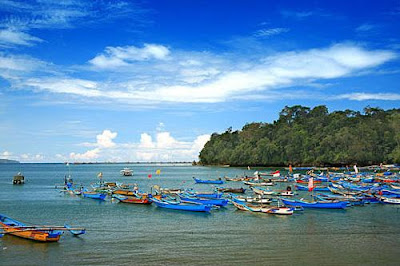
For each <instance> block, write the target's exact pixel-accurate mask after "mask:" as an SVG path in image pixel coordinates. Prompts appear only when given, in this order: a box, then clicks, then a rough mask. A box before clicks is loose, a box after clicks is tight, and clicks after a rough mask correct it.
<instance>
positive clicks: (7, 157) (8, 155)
mask: <svg viewBox="0 0 400 266" xmlns="http://www.w3.org/2000/svg"><path fill="white" fill-rule="evenodd" d="M11 155H12V153H11V152H9V151H3V152H2V153H1V157H2V158H4V159H9V158H10V156H11Z"/></svg>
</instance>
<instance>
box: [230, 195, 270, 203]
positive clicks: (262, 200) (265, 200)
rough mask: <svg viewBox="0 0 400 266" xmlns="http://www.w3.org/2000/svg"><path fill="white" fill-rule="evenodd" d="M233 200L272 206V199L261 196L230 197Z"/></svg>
mask: <svg viewBox="0 0 400 266" xmlns="http://www.w3.org/2000/svg"><path fill="white" fill-rule="evenodd" d="M230 196H231V198H232V199H234V200H235V201H243V202H248V203H257V204H270V203H271V202H272V199H271V198H263V197H262V196H261V195H259V196H258V197H250V196H249V197H243V196H237V195H233V194H231V195H230Z"/></svg>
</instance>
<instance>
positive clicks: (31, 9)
mask: <svg viewBox="0 0 400 266" xmlns="http://www.w3.org/2000/svg"><path fill="white" fill-rule="evenodd" d="M0 11H5V12H8V13H9V14H12V16H5V18H4V19H3V20H2V21H1V23H0V26H3V27H4V26H15V27H19V28H27V29H32V28H36V29H38V28H39V29H41V28H45V29H52V28H57V29H64V28H73V27H75V26H76V25H81V24H93V23H105V22H107V21H112V20H117V19H119V18H122V17H129V18H130V20H131V21H132V22H139V21H142V20H143V16H141V15H142V14H144V13H146V10H144V9H143V8H140V7H139V5H137V3H134V2H131V1H114V0H102V1H79V0H68V1H59V0H45V1H42V0H38V1H25V2H24V3H22V2H16V1H8V0H2V1H1V4H0ZM139 14H140V15H139ZM124 26H128V25H124Z"/></svg>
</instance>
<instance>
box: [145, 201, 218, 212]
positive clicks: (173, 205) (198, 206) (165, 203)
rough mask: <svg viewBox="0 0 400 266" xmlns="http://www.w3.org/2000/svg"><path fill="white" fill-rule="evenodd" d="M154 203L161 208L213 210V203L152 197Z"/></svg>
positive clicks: (197, 210) (193, 210)
mask: <svg viewBox="0 0 400 266" xmlns="http://www.w3.org/2000/svg"><path fill="white" fill-rule="evenodd" d="M152 200H153V202H154V204H156V205H157V207H160V208H166V209H172V210H182V211H192V212H209V211H211V208H212V205H204V204H196V203H182V202H179V201H176V202H174V201H167V200H164V199H157V198H152Z"/></svg>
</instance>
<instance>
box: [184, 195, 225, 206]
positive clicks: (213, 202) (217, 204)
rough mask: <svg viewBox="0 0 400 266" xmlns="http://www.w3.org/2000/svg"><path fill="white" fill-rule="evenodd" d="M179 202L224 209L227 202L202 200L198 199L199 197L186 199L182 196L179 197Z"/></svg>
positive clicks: (186, 197)
mask: <svg viewBox="0 0 400 266" xmlns="http://www.w3.org/2000/svg"><path fill="white" fill-rule="evenodd" d="M179 197H180V200H181V201H182V202H194V203H201V204H205V205H207V204H208V205H214V206H220V207H224V206H226V205H228V200H227V199H204V198H199V197H188V196H184V195H179Z"/></svg>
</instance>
